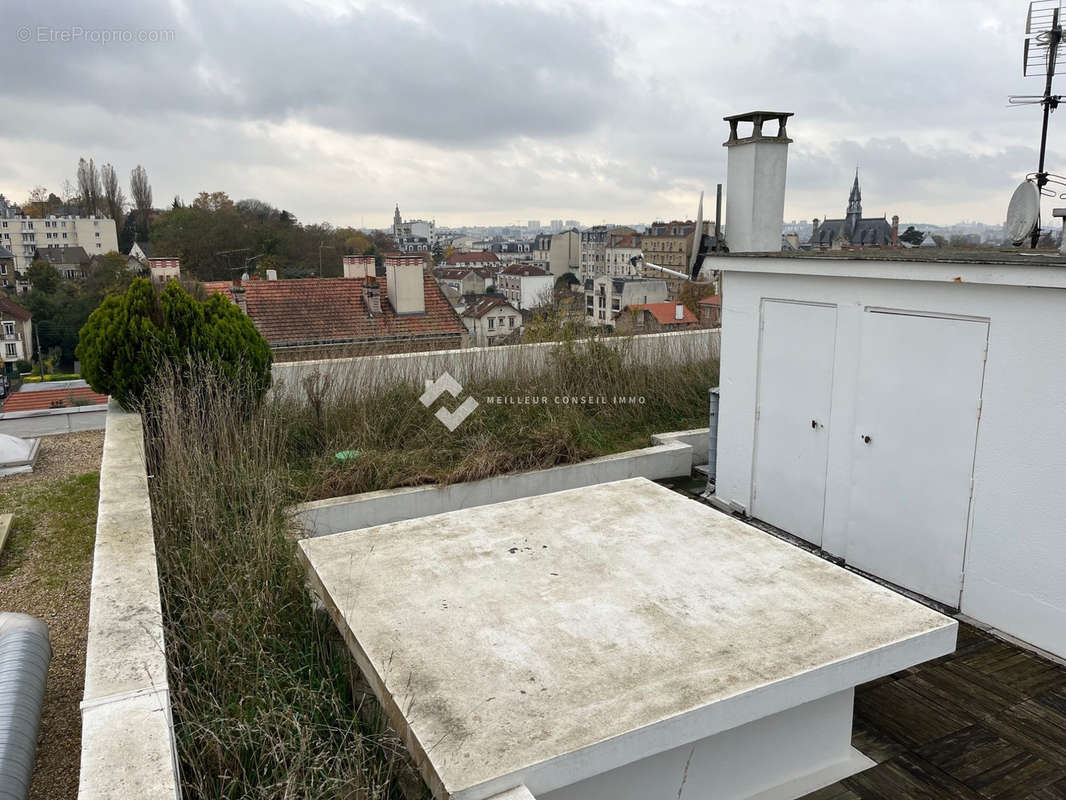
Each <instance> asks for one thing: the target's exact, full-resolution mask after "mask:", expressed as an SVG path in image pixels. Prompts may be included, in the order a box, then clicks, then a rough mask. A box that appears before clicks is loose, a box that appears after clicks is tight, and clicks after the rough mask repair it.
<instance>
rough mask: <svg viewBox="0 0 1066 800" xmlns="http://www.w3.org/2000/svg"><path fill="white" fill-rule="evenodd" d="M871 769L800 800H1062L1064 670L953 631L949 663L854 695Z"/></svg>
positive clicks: (1065, 792)
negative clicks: (956, 639)
mask: <svg viewBox="0 0 1066 800" xmlns="http://www.w3.org/2000/svg"><path fill="white" fill-rule="evenodd" d="M852 744H853V745H854V746H855V747H856V749H858V750H859V751H860V752H863V753H865V754H866V755H867V756H868V757H869V758H871V759H873V760H874V761H876V762H878V763H877V766H874V767H871V768H870V769H868V770H866V771H864V772H860V773H859V774H857V775H853V776H851V777H850V778H846V779H845V780H843V781H839V782H838V783H835V784H833V785H832V786H828V787H826V788H825V789H821V790H819V791H818V792H815V793H813V794H809V795H807V796H806V797H804V798H803V800H900V799H902V798H908V800H909V799H910V798H915V800H942V798H943V799H946V798H958V800H1066V667H1062V666H1060V665H1058V664H1055V663H1053V662H1051V661H1049V660H1047V659H1044V658H1041V657H1040V656H1038V655H1035V654H1033V653H1030V652H1028V651H1025V650H1023V649H1021V648H1019V647H1015V646H1014V645H1012V644H1009V643H1007V642H1004V641H1001V640H999V639H996V638H995V637H993V636H991V635H989V634H987V633H984V632H983V631H980V630H978V629H976V628H974V627H972V626H969V625H965V624H962V623H960V626H959V644H958V648H957V649H956V651H955V652H954V653H953V654H952V655H950V656H946V657H944V658H941V659H937V660H936V661H933V662H930V663H928V664H923V665H920V666H919V667H916V668H913V669H909V670H905V671H903V672H900V673H897V674H895V675H893V676H891V677H890V678H888V679H880V680H878V681H874V682H872V683H870V684H867V685H865V686H861V687H858V688H857V689H856V692H855V724H854V730H853V738H852Z"/></svg>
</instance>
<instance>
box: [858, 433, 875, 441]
mask: <svg viewBox="0 0 1066 800" xmlns="http://www.w3.org/2000/svg"><path fill="white" fill-rule="evenodd" d="M859 438H860V439H862V440H863V441H864V442H866V444H869V443H870V442H872V441H873V438H874V437H872V436H871V435H870V434H868V433H864V434H863V435H862V436H860V437H859Z"/></svg>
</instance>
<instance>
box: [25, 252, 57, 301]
mask: <svg viewBox="0 0 1066 800" xmlns="http://www.w3.org/2000/svg"><path fill="white" fill-rule="evenodd" d="M26 280H28V281H29V282H30V288H31V289H35V290H37V291H39V292H45V293H46V294H53V293H54V292H55V290H56V288H57V287H58V286H59V282H60V281H61V280H62V277H61V276H60V274H59V271H58V270H57V269H56V268H55V267H53V266H52V265H51V264H49V263H48V262H47V261H45V260H44V259H43V258H38V259H36V260H35V261H34V262H33V263H32V264H30V268H29V269H28V270H26Z"/></svg>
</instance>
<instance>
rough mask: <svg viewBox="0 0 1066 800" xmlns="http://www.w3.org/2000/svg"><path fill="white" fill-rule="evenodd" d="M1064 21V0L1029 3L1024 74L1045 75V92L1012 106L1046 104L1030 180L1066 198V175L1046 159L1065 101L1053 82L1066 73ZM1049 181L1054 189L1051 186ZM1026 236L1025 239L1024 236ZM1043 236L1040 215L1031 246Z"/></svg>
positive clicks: (1048, 194)
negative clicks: (1052, 122)
mask: <svg viewBox="0 0 1066 800" xmlns="http://www.w3.org/2000/svg"><path fill="white" fill-rule="evenodd" d="M1063 22H1064V15H1063V10H1062V0H1032V2H1031V3H1029V13H1028V15H1027V16H1026V19H1025V48H1024V50H1023V58H1022V75H1023V76H1024V77H1030V76H1037V75H1040V76H1043V77H1044V93H1043V94H1042V95H1014V96H1012V97H1011V98H1010V99H1009V102H1010V104H1011V105H1040V106H1043V109H1044V115H1043V121H1042V123H1041V127H1040V160H1039V163H1038V165H1037V168H1036V172H1031V173H1029V174H1028V175H1027V176H1026V181H1027V182H1032V183H1033V184H1035V186H1036V191H1037V194H1038V195H1044V196H1045V197H1063V198H1066V177H1063V176H1061V175H1055V174H1052V173H1049V172H1047V170H1046V169H1045V168H1044V158H1045V155H1046V154H1047V126H1048V117H1049V116H1050V115H1051V112H1052V111H1054V110H1055V109H1056V108H1058V107H1059V101H1060V100H1062V95H1057V94H1052V93H1051V83H1052V80H1053V79H1054V77H1055V75H1058V74H1060V73H1062V72H1066V52H1063V41H1062V24H1063ZM1049 184H1050V185H1051V186H1052V188H1048V185H1049ZM1022 191H1023V190H1022V187H1018V190H1017V191H1015V193H1014V198H1012V201H1011V206H1012V208H1013V206H1014V201H1015V200H1018V199H1019V192H1022ZM1037 200H1039V197H1038V198H1037ZM1038 210H1039V209H1038ZM1017 221H1018V220H1016V222H1017ZM1022 239H1023V240H1024V236H1023V237H1022ZM1039 239H1040V221H1039V218H1038V219H1037V220H1036V222H1035V224H1034V225H1033V229H1032V232H1031V233H1030V234H1029V240H1030V247H1036V243H1037V241H1038V240H1039ZM1019 243H1020V242H1019Z"/></svg>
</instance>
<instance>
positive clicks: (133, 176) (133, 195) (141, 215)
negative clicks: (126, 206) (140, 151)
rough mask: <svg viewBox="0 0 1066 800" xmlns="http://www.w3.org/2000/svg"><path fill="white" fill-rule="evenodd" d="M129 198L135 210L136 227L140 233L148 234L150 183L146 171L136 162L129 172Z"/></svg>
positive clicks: (150, 197)
mask: <svg viewBox="0 0 1066 800" xmlns="http://www.w3.org/2000/svg"><path fill="white" fill-rule="evenodd" d="M130 199H131V200H132V201H133V208H134V210H135V211H136V212H137V228H138V230H139V232H140V235H142V236H147V235H148V215H149V214H150V213H151V212H152V185H151V184H150V183H148V173H147V172H146V171H145V169H144V167H142V166H141V165H140V164H138V165H137V166H136V167H134V168H133V171H132V172H131V173H130Z"/></svg>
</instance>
